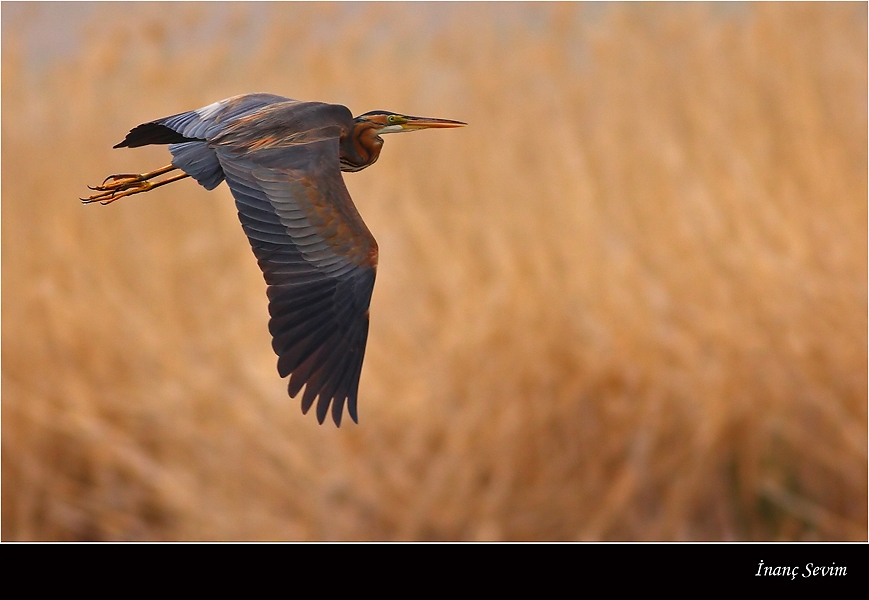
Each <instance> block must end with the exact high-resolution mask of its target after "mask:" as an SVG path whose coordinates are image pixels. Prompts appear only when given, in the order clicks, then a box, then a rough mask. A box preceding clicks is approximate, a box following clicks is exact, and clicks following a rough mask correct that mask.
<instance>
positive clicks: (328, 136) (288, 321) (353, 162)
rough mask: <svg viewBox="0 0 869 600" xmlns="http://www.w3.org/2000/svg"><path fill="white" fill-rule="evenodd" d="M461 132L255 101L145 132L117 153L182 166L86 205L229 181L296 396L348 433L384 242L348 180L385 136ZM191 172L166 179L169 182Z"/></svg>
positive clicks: (192, 114) (221, 106)
mask: <svg viewBox="0 0 869 600" xmlns="http://www.w3.org/2000/svg"><path fill="white" fill-rule="evenodd" d="M463 125H466V123H462V122H460V121H449V120H446V119H430V118H424V117H411V116H407V115H401V114H397V113H391V112H387V111H382V110H377V111H372V112H369V113H365V114H364V115H360V116H358V117H356V118H355V119H354V118H353V115H352V114H351V113H350V111H349V110H348V109H347V107H345V106H340V105H336V104H325V103H322V102H301V101H298V100H292V99H290V98H284V97H282V96H275V95H272V94H245V95H241V96H234V97H232V98H227V99H226V100H221V101H220V102H215V103H214V104H210V105H209V106H206V107H204V108H200V109H199V110H193V111H189V112H184V113H180V114H177V115H173V116H171V117H165V118H163V119H157V120H156V121H150V122H148V123H143V124H142V125H139V126H138V127H135V128H133V129H132V130H131V131H130V133H128V134H127V137H126V138H124V141H122V142H121V143H119V144H117V145H116V146H115V148H137V147H139V146H146V145H148V144H169V152H170V153H171V154H172V163H171V164H169V165H167V166H165V167H163V168H161V169H157V170H155V171H151V172H149V173H143V174H132V173H124V174H116V175H110V176H109V177H107V178H106V179H105V180H104V181H103V183H102V184H101V185H98V186H95V187H91V188H90V189H92V190H94V191H96V192H97V193H96V194H94V195H92V196H90V197H88V198H82V199H81V200H82V202H83V203H85V204H90V203H92V202H100V203H101V204H109V203H111V202H114V201H115V200H117V199H119V198H123V197H124V196H131V195H133V194H139V193H142V192H147V191H150V190H153V189H155V188H158V187H161V186H163V185H166V184H168V183H172V182H175V181H178V180H180V179H184V178H186V177H192V178H193V179H195V180H196V181H197V182H199V184H200V185H202V186H203V187H204V188H205V189H207V190H212V189H214V188H215V187H217V186H218V185H219V184H220V182H221V181H223V180H226V182H227V184H228V185H229V189H230V191H231V192H232V195H233V196H234V197H235V205H236V207H237V209H238V217H239V219H240V220H241V226H242V228H243V229H244V232H245V234H247V238H248V240H249V241H250V245H251V248H252V249H253V253H254V255H255V256H256V258H257V261H258V263H259V266H260V269H262V272H263V277H264V278H265V281H266V284H267V295H268V299H269V314H270V316H271V319H270V320H269V332H270V333H271V335H272V347H273V348H274V351H275V353H276V354H277V355H278V373H279V374H280V376H281V377H287V376H288V375H289V376H290V379H289V384H288V392H289V395H290V397H292V398H295V397H296V395H297V394H298V393H299V392H300V391H301V390H302V387H304V388H305V393H304V394H303V396H302V413H307V412H308V410H309V409H310V408H311V406H312V405H313V403H314V400H315V399H318V398H319V400H318V402H317V420H318V421H319V422H320V423H323V421H324V420H325V418H326V414H327V413H328V411H329V406H330V405H331V407H332V419H333V420H334V421H335V424H336V425H337V426H339V427H340V425H341V416H342V414H343V411H344V404H345V403H346V405H347V412H348V413H349V414H350V417H351V418H352V419H353V421H354V422H357V423H358V422H359V421H358V417H357V412H356V396H357V392H358V388H359V376H360V374H361V371H362V359H363V356H364V354H365V344H366V341H367V339H368V307H369V304H370V301H371V292H372V290H373V289H374V277H375V272H376V270H377V243H376V242H375V241H374V237H373V236H372V235H371V232H370V231H368V227H366V226H365V223H364V222H363V221H362V218H361V217H360V216H359V213H358V212H357V210H356V207H355V206H354V205H353V201H352V200H351V199H350V194H349V192H348V191H347V188H346V187H345V185H344V180H343V178H342V175H341V171H360V170H362V169H364V168H365V167H368V166H370V165H373V164H374V163H375V162H376V161H377V158H378V156H380V150H381V148H382V146H383V139H382V138H381V137H380V136H381V135H382V134H384V133H399V132H402V131H416V130H419V129H429V128H439V127H440V128H443V127H461V126H463ZM173 171H180V173H177V174H174V175H171V176H168V177H166V178H165V179H157V178H158V177H159V176H161V175H165V174H168V173H171V172H173Z"/></svg>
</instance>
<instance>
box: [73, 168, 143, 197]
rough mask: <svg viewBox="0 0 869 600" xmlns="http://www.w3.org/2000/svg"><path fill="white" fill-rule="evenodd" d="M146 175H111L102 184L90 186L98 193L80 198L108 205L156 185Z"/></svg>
mask: <svg viewBox="0 0 869 600" xmlns="http://www.w3.org/2000/svg"><path fill="white" fill-rule="evenodd" d="M145 175H147V173H146V174H145ZM145 175H136V174H134V173H119V174H117V175H109V176H108V177H106V178H105V179H104V180H103V183H102V184H101V185H97V186H90V185H89V186H88V188H89V189H92V190H94V191H95V192H99V193H98V194H94V195H92V196H88V197H87V198H79V199H80V200H81V201H82V204H91V203H93V202H99V203H100V204H102V205H106V204H111V203H112V202H114V201H115V200H117V199H119V198H123V197H124V196H132V195H133V194H138V193H140V192H147V191H148V190H150V189H151V188H152V187H154V186H153V184H152V183H151V182H150V181H148V180H147V179H145Z"/></svg>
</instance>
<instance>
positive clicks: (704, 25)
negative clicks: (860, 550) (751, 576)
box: [2, 3, 867, 540]
mask: <svg viewBox="0 0 869 600" xmlns="http://www.w3.org/2000/svg"><path fill="white" fill-rule="evenodd" d="M57 11H65V13H63V14H61V13H58V12H57ZM59 22H63V24H64V27H62V28H61V27H58V26H57V25H58V23H59ZM2 25H3V30H2V489H3V496H2V538H3V539H4V540H45V539H60V540H66V539H74V540H86V539H145V540H151V539H188V540H193V539H197V540H198V539H238V540H241V539H311V540H313V539H329V540H355V539H360V540H368V539H377V540H397V539H422V540H440V539H467V540H544V539H551V540H572V539H582V540H597V539H608V540H624V539H627V540H661V539H664V540H671V539H700V540H717V539H752V540H762V539H786V540H798V539H831V540H837V539H849V540H865V539H866V536H867V513H866V499H867V427H866V423H867V402H866V399H867V295H866V294H867V170H866V169H867V92H866V90H867V37H866V36H867V34H866V31H867V9H866V5H865V4H839V3H834V4H778V3H776V4H738V5H732V4H723V5H722V4H713V5H697V4H688V5H683V4H678V5H669V4H663V5H662V4H652V5H647V4H625V5H623V4H614V5H605V6H600V5H591V6H587V5H582V4H580V5H574V4H567V5H562V4H537V3H534V4H530V5H525V4H513V3H510V4H508V5H499V4H491V3H486V4H433V5H426V4H422V5H420V4H414V5H413V6H410V5H405V4H395V3H388V4H357V3H353V4H351V5H344V4H321V3H317V4H311V5H309V4H296V3H290V4H277V5H271V4H259V3H257V4H254V5H252V6H251V5H245V4H217V5H215V4H205V3H191V4H166V3H157V4H139V3H136V4H125V5H118V4H109V3H97V4H84V5H82V4H73V5H65V4H36V5H15V4H12V5H10V4H4V5H3V13H2ZM61 29H62V30H63V31H64V32H65V33H64V35H65V36H67V37H58V36H59V33H58V31H59V30H61ZM52 44H55V45H56V44H66V45H65V46H64V47H63V51H62V52H60V51H55V52H52V51H51V48H52ZM252 91H270V92H274V93H278V94H283V95H287V96H291V97H295V98H300V99H311V100H323V101H330V102H336V103H342V104H346V105H347V106H349V107H350V108H351V110H352V111H353V112H354V113H355V114H359V113H362V112H366V111H368V110H373V109H390V110H395V111H400V112H406V113H409V114H416V115H426V116H434V117H444V118H453V119H461V120H464V121H467V122H469V123H470V126H469V127H467V128H465V129H463V130H453V131H437V132H428V133H420V134H415V135H407V136H389V137H387V138H386V147H385V149H384V152H383V154H382V156H381V158H380V160H379V162H378V163H377V165H375V166H374V167H372V168H371V169H368V170H366V171H364V172H361V173H358V174H348V175H347V177H346V181H347V184H348V187H349V188H350V191H351V193H352V194H353V197H354V198H355V199H356V203H357V206H358V207H359V210H360V212H361V213H362V215H363V217H364V218H365V220H366V222H367V224H368V226H369V227H370V229H371V230H372V232H373V233H374V235H375V236H376V238H377V240H378V242H379V245H380V251H381V258H380V267H379V275H378V282H377V286H376V288H375V291H374V299H373V303H372V308H371V335H370V339H369V346H368V353H367V358H366V363H365V367H364V369H363V374H362V383H361V389H360V424H359V425H358V426H354V425H352V424H349V426H343V427H341V428H340V429H335V428H334V427H333V426H331V425H329V426H325V425H324V426H319V425H317V423H316V420H315V419H314V418H313V417H312V416H311V415H308V416H307V417H303V416H302V415H301V414H300V413H299V408H298V401H297V400H290V399H289V398H287V396H286V391H285V381H282V380H281V379H279V377H278V375H277V373H276V370H275V357H274V355H273V353H272V351H271V347H270V339H269V335H268V331H267V328H266V323H267V314H268V313H267V307H266V298H265V293H264V284H263V281H262V276H261V274H260V273H259V271H258V268H257V266H256V261H255V260H254V258H253V256H252V254H251V252H250V248H249V246H248V243H247V241H246V239H245V238H244V235H243V233H242V231H241V228H240V226H239V224H238V222H237V218H236V215H235V209H234V206H233V202H232V198H231V196H230V194H229V192H228V190H227V189H226V187H225V186H221V187H220V188H219V189H217V190H215V191H214V192H211V193H208V192H205V191H204V190H203V189H201V188H199V187H198V186H196V185H195V183H193V182H190V181H185V182H181V183H177V184H173V185H172V186H169V187H167V188H163V189H161V190H159V191H154V192H152V193H149V194H146V195H142V196H134V197H132V198H128V199H123V200H121V201H119V202H117V203H116V204H113V205H111V206H109V207H99V206H89V207H83V206H81V205H80V204H79V203H78V201H77V200H76V198H77V197H78V196H81V195H83V194H86V193H88V192H87V190H86V188H85V187H84V186H85V184H86V183H95V182H99V181H100V180H102V178H103V177H104V176H105V175H107V174H108V173H114V172H142V171H146V170H150V169H152V168H156V167H159V166H161V165H163V164H166V163H167V162H168V154H167V152H166V151H165V149H164V148H159V147H152V148H145V149H140V150H134V151H133V150H125V151H111V150H110V148H111V146H112V144H114V143H116V142H118V141H119V140H120V139H122V138H123V135H124V134H125V133H126V131H127V130H128V129H129V128H131V127H132V126H134V125H137V124H138V123H140V122H144V121H147V120H150V119H153V118H157V117H161V116H165V115H169V114H173V113H176V112H180V111H183V110H187V109H191V108H196V107H199V106H204V105H206V104H208V103H210V102H213V101H214V100H217V99H220V98H224V97H227V96H230V95H233V94H237V93H244V92H252Z"/></svg>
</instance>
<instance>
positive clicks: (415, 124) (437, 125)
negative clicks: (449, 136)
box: [401, 117, 467, 131]
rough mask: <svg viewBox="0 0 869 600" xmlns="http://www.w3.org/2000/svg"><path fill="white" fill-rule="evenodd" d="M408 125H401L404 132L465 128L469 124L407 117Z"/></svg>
mask: <svg viewBox="0 0 869 600" xmlns="http://www.w3.org/2000/svg"><path fill="white" fill-rule="evenodd" d="M406 118H407V123H402V124H401V129H402V131H416V130H417V129H446V128H449V127H464V126H465V125H467V123H463V122H461V121H451V120H449V119H432V118H430V117H406Z"/></svg>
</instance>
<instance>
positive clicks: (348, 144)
mask: <svg viewBox="0 0 869 600" xmlns="http://www.w3.org/2000/svg"><path fill="white" fill-rule="evenodd" d="M381 128H382V126H380V125H377V124H375V123H372V122H371V121H365V120H360V121H355V122H354V124H353V128H352V129H351V130H350V131H348V132H347V133H346V134H344V135H343V136H341V146H340V155H339V158H340V161H341V170H342V171H350V172H353V171H361V170H362V169H364V168H365V167H370V166H371V165H373V164H374V163H375V162H377V158H378V157H379V156H380V150H381V148H383V138H381V137H380V136H378V135H377V132H378V131H380V129H381Z"/></svg>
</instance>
